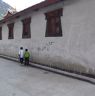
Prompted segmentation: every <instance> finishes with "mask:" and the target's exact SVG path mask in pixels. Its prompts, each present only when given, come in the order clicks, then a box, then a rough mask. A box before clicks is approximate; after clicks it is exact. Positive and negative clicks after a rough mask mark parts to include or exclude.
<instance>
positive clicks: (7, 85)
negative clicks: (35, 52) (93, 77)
mask: <svg viewBox="0 0 95 96" xmlns="http://www.w3.org/2000/svg"><path fill="white" fill-rule="evenodd" d="M0 96H95V85H93V84H90V83H87V82H84V81H80V80H76V79H72V78H69V77H65V76H61V75H58V74H54V73H51V72H47V71H44V70H41V69H36V68H32V67H25V66H21V65H19V63H17V62H13V61H9V60H5V59H1V58H0Z"/></svg>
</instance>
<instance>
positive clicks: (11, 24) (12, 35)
mask: <svg viewBox="0 0 95 96" xmlns="http://www.w3.org/2000/svg"><path fill="white" fill-rule="evenodd" d="M8 29H9V34H8V39H14V33H13V29H14V23H10V24H8Z"/></svg>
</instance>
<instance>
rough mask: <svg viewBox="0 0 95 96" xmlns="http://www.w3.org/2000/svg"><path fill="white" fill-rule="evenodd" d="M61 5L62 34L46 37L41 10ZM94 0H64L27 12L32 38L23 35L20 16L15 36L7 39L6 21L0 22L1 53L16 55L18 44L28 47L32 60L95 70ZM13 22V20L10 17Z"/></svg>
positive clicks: (76, 68) (72, 68) (84, 69)
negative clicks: (25, 37) (1, 32)
mask: <svg viewBox="0 0 95 96" xmlns="http://www.w3.org/2000/svg"><path fill="white" fill-rule="evenodd" d="M61 7H63V16H62V17H61V21H62V31H63V36H62V37H45V32H46V20H45V15H44V13H45V12H47V11H51V10H54V9H58V8H61ZM94 9H95V0H66V1H65V2H64V4H63V3H62V2H61V3H60V4H56V5H54V6H49V7H47V8H44V9H41V10H39V11H38V12H33V13H32V14H30V13H29V14H27V16H31V18H32V19H31V38H30V39H22V23H21V21H20V20H21V19H22V18H24V17H26V16H23V17H21V18H19V19H16V20H15V21H14V20H13V21H14V22H15V25H14V39H8V28H7V25H6V24H7V23H5V24H3V40H0V53H1V54H6V55H10V56H14V57H16V56H17V54H18V50H19V47H20V46H23V47H24V48H28V49H29V51H30V53H31V57H32V59H31V60H32V61H34V62H38V63H41V64H49V65H53V66H58V67H60V68H62V67H63V68H66V69H71V70H76V71H79V72H90V73H91V74H94V73H95V60H94V58H95V27H94V26H95V18H94V17H95V10H94ZM11 22H12V21H11Z"/></svg>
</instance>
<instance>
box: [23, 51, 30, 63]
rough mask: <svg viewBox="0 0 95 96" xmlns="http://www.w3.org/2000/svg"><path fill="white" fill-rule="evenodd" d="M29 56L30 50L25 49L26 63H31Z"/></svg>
mask: <svg viewBox="0 0 95 96" xmlns="http://www.w3.org/2000/svg"><path fill="white" fill-rule="evenodd" d="M29 58H30V53H29V52H28V49H25V53H24V59H25V63H24V64H25V65H29Z"/></svg>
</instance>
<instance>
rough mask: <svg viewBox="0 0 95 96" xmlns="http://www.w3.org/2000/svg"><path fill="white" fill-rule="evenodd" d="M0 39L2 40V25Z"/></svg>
mask: <svg viewBox="0 0 95 96" xmlns="http://www.w3.org/2000/svg"><path fill="white" fill-rule="evenodd" d="M0 40H2V27H0Z"/></svg>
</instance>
